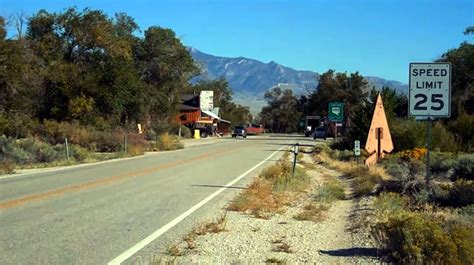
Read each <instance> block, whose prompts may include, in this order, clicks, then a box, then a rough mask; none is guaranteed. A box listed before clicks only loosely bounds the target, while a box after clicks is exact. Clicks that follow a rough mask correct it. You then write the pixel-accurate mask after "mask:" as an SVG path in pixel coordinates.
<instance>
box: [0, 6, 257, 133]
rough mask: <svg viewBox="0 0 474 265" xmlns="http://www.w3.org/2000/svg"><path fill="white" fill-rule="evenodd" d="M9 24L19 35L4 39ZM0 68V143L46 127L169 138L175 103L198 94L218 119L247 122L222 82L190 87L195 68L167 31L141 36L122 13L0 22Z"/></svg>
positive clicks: (41, 15)
mask: <svg viewBox="0 0 474 265" xmlns="http://www.w3.org/2000/svg"><path fill="white" fill-rule="evenodd" d="M12 23H13V24H14V26H15V28H16V29H17V35H16V36H15V37H14V38H7V27H8V24H12ZM139 33H143V36H139ZM0 66H1V67H0V135H1V134H6V135H7V136H13V137H26V136H28V134H29V133H30V132H31V130H34V127H36V126H38V124H42V123H43V121H45V120H53V121H58V122H73V121H74V122H79V123H80V124H82V125H88V126H94V127H95V128H98V129H103V130H108V129H113V128H116V127H123V128H127V127H130V128H131V127H134V128H135V127H136V123H142V124H144V125H145V127H149V128H154V129H155V130H156V131H166V130H171V128H172V127H173V126H175V124H174V123H173V119H174V117H175V115H176V114H177V113H178V107H179V104H180V95H182V94H183V93H192V92H195V91H199V90H204V89H206V90H207V89H209V90H214V91H215V93H216V96H217V98H218V102H216V105H217V106H218V107H221V112H222V115H223V116H224V118H226V119H229V120H231V121H232V122H234V123H242V122H245V121H246V120H247V119H248V114H249V111H248V108H245V107H243V106H240V105H237V104H235V103H233V102H232V90H231V88H230V87H229V86H228V84H227V82H226V81H225V80H223V79H219V80H203V81H201V82H199V83H197V84H193V83H192V82H191V78H193V77H195V76H197V75H198V74H199V68H198V67H197V64H196V63H195V62H194V61H193V59H192V57H191V55H190V54H189V52H188V50H187V49H186V47H185V46H184V45H183V44H182V43H181V41H180V39H179V38H178V37H177V36H176V34H175V33H174V32H173V31H172V30H171V29H166V28H162V27H159V26H151V27H149V28H147V29H146V30H144V32H141V30H140V28H139V27H138V25H137V24H136V22H135V21H134V19H133V18H132V17H130V16H128V15H127V14H125V13H117V14H115V15H114V16H113V17H109V16H108V15H106V14H105V13H104V12H103V11H101V10H93V9H88V8H86V9H84V10H82V11H80V10H78V9H77V8H74V7H73V8H68V9H66V10H64V11H62V12H57V13H50V12H48V11H45V10H41V11H39V12H37V13H36V14H34V15H32V16H31V17H28V18H26V17H25V16H24V15H23V14H20V15H18V16H17V17H16V18H14V19H13V20H12V19H9V20H6V19H5V18H4V17H0Z"/></svg>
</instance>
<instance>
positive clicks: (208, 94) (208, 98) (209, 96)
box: [199, 90, 214, 111]
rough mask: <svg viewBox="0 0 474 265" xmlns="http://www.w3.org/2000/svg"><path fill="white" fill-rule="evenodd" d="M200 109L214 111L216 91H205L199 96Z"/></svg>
mask: <svg viewBox="0 0 474 265" xmlns="http://www.w3.org/2000/svg"><path fill="white" fill-rule="evenodd" d="M199 108H201V110H207V111H212V110H213V109H214V91H212V90H203V91H201V93H200V94H199Z"/></svg>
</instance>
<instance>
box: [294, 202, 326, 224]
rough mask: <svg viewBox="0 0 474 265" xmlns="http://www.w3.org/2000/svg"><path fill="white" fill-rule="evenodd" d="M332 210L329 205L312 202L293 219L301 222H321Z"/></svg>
mask: <svg viewBox="0 0 474 265" xmlns="http://www.w3.org/2000/svg"><path fill="white" fill-rule="evenodd" d="M329 208H330V206H329V205H327V204H324V203H318V202H311V203H309V204H307V205H306V206H304V207H303V210H302V211H301V212H300V213H298V214H297V215H295V216H294V217H293V218H295V219H296V220H299V221H313V222H320V221H322V220H324V219H325V218H326V215H325V212H326V211H327V210H328V209H329Z"/></svg>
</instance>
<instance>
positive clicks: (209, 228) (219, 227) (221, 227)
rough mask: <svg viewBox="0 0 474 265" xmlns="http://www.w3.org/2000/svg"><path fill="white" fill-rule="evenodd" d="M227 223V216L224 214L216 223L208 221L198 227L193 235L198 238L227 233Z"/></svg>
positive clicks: (193, 231)
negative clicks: (210, 234)
mask: <svg viewBox="0 0 474 265" xmlns="http://www.w3.org/2000/svg"><path fill="white" fill-rule="evenodd" d="M226 223H227V214H223V215H222V216H220V217H218V218H217V219H216V220H214V221H207V222H203V223H201V224H199V225H198V226H196V227H195V228H194V229H193V230H192V233H193V234H195V235H198V236H202V235H206V234H209V233H220V232H224V231H225V227H226Z"/></svg>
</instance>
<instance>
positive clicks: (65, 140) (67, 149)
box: [64, 138, 69, 161]
mask: <svg viewBox="0 0 474 265" xmlns="http://www.w3.org/2000/svg"><path fill="white" fill-rule="evenodd" d="M64 144H65V145H66V157H67V161H69V145H68V143H67V138H64Z"/></svg>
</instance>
